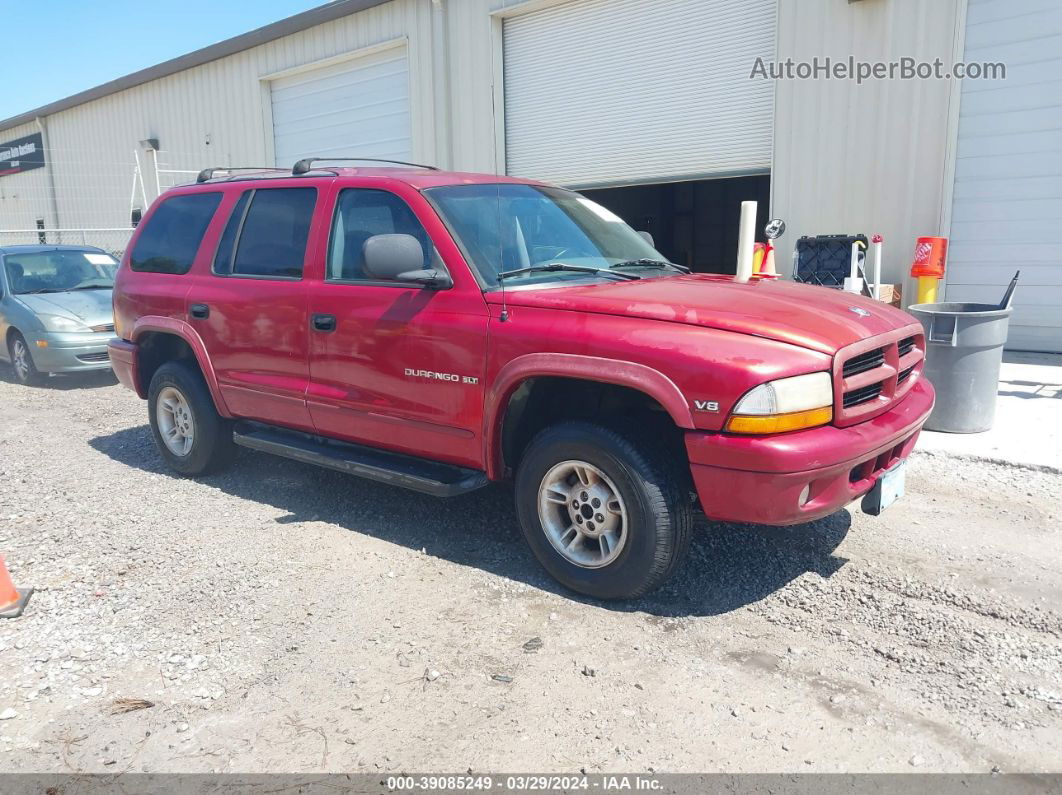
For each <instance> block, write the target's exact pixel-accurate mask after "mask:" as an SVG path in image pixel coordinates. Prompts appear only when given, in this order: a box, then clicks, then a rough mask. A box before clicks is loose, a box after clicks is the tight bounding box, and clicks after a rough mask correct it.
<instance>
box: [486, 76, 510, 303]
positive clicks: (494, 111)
mask: <svg viewBox="0 0 1062 795" xmlns="http://www.w3.org/2000/svg"><path fill="white" fill-rule="evenodd" d="M494 60H495V58H494V56H493V55H492V56H491V59H490V113H491V118H492V119H493V120H494V122H495V132H494V175H495V176H499V174H498V133H497V121H498V107H497V95H498V90H497V75H496V73H495V71H494ZM494 188H495V191H496V194H497V197H498V198H497V207H498V272H499V273H501V272H502V270H504V262H503V260H504V258H505V248H504V245H503V243H502V217H501V183H500V182H495V183H494ZM498 283H499V284H500V285H501V314H499V315H498V322H499V323H507V322H508V320H509V305H508V304H507V303H506V301H505V279H499V280H498Z"/></svg>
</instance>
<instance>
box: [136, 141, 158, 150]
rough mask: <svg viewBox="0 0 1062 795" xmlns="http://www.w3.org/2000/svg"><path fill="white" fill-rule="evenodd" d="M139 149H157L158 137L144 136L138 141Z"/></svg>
mask: <svg viewBox="0 0 1062 795" xmlns="http://www.w3.org/2000/svg"><path fill="white" fill-rule="evenodd" d="M140 148H141V149H147V150H148V151H150V152H157V151H159V139H158V138H145V139H144V140H143V141H141V142H140Z"/></svg>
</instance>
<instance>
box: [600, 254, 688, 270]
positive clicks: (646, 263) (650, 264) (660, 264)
mask: <svg viewBox="0 0 1062 795" xmlns="http://www.w3.org/2000/svg"><path fill="white" fill-rule="evenodd" d="M639 266H641V267H646V268H674V269H675V270H677V271H678V272H679V273H689V272H690V269H689V268H687V267H686V266H685V265H676V264H675V263H674V262H668V261H667V260H666V259H650V258H648V257H642V258H641V259H629V260H624V261H623V262H617V263H616V264H615V265H613V266H612V267H613V268H636V267H639Z"/></svg>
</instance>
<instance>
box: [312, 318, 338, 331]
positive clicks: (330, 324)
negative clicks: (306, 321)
mask: <svg viewBox="0 0 1062 795" xmlns="http://www.w3.org/2000/svg"><path fill="white" fill-rule="evenodd" d="M310 322H311V323H313V328H314V331H335V330H336V316H335V315H313V316H312V317H311V318H310Z"/></svg>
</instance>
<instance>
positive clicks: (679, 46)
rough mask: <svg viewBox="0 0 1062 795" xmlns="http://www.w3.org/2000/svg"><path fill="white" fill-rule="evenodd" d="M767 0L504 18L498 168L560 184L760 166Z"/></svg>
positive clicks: (602, 4) (763, 159)
mask: <svg viewBox="0 0 1062 795" xmlns="http://www.w3.org/2000/svg"><path fill="white" fill-rule="evenodd" d="M776 3H777V0H572V1H571V2H566V3H562V4H561V5H557V6H551V7H548V8H545V9H543V10H540V11H534V12H530V13H527V14H523V15H520V16H514V17H509V18H506V19H505V20H504V21H503V50H504V59H503V63H504V70H505V75H504V84H505V152H506V168H507V170H508V172H509V173H510V174H514V175H519V176H529V177H536V178H540V179H546V180H549V181H552V182H558V183H562V184H566V185H580V186H590V185H600V184H610V183H611V184H635V183H639V182H663V181H668V180H673V179H681V178H689V177H700V176H711V175H728V174H749V173H764V172H766V171H767V170H769V169H770V165H771V129H772V121H773V119H772V116H773V97H774V85H773V83H772V82H770V81H768V80H763V79H756V80H750V79H749V75H750V72H751V70H752V67H753V65H754V63H755V59H756V56H757V55H760V56H762V57H763V58H764V59H765V60H768V61H769V60H772V59H773V58H774V52H775V50H774V47H775V44H774V41H775V13H776Z"/></svg>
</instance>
